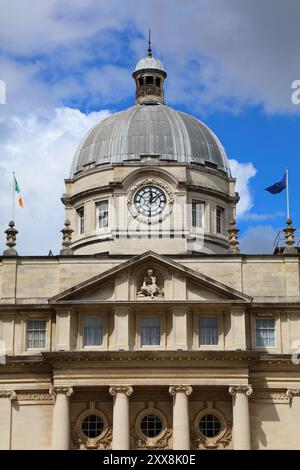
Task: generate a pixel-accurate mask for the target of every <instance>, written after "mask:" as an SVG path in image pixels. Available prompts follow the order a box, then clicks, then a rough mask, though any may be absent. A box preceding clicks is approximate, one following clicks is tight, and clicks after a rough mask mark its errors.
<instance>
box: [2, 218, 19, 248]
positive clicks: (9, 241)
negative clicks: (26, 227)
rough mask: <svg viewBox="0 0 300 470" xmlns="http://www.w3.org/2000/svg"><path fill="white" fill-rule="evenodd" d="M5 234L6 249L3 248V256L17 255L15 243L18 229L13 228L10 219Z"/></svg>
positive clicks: (13, 224) (12, 222) (13, 225)
mask: <svg viewBox="0 0 300 470" xmlns="http://www.w3.org/2000/svg"><path fill="white" fill-rule="evenodd" d="M4 233H5V234H6V246H7V248H6V250H4V252H3V254H4V255H5V256H17V254H18V253H17V251H16V248H15V247H16V244H17V235H18V233H19V232H18V230H17V229H16V228H15V223H14V221H13V220H11V221H10V222H9V224H8V229H7V230H5V232H4Z"/></svg>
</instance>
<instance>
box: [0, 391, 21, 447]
mask: <svg viewBox="0 0 300 470" xmlns="http://www.w3.org/2000/svg"><path fill="white" fill-rule="evenodd" d="M16 399H17V395H16V392H14V391H12V390H0V416H1V419H0V449H1V450H10V449H11V421H12V420H11V418H12V417H11V414H12V409H11V402H12V400H16Z"/></svg>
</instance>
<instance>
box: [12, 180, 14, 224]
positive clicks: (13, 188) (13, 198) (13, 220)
mask: <svg viewBox="0 0 300 470" xmlns="http://www.w3.org/2000/svg"><path fill="white" fill-rule="evenodd" d="M12 190H13V197H12V220H13V222H14V221H15V172H14V171H13V186H12Z"/></svg>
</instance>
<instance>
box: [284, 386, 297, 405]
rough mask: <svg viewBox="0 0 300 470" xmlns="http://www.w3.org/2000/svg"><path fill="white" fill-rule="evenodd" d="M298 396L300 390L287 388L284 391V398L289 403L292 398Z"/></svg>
mask: <svg viewBox="0 0 300 470" xmlns="http://www.w3.org/2000/svg"><path fill="white" fill-rule="evenodd" d="M298 396H300V388H289V389H288V390H287V391H286V397H287V398H288V399H289V401H290V403H291V402H292V400H293V397H298Z"/></svg>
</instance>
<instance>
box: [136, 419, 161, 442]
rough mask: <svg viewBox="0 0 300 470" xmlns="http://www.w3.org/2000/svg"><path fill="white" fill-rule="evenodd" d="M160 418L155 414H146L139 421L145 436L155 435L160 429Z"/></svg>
mask: <svg viewBox="0 0 300 470" xmlns="http://www.w3.org/2000/svg"><path fill="white" fill-rule="evenodd" d="M162 428H163V425H162V422H161V419H160V418H159V417H158V416H156V415H146V416H144V418H143V419H142V421H141V431H142V433H143V434H144V435H145V436H147V437H156V436H158V435H159V434H160V433H161V431H162Z"/></svg>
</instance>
